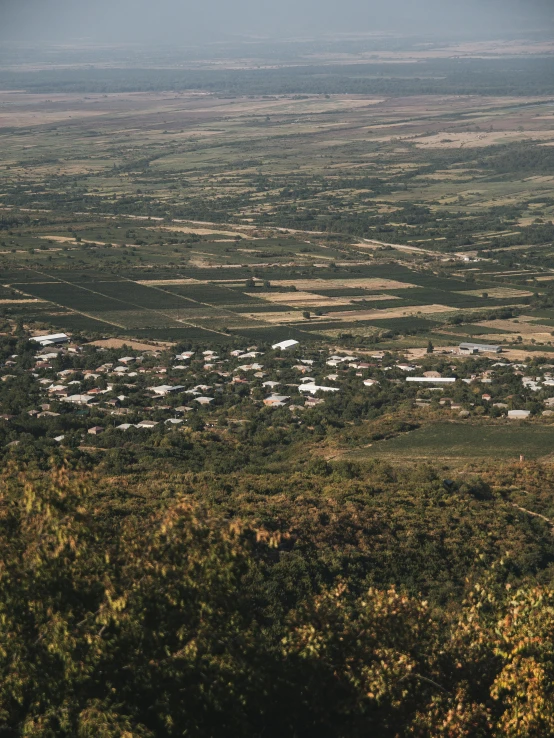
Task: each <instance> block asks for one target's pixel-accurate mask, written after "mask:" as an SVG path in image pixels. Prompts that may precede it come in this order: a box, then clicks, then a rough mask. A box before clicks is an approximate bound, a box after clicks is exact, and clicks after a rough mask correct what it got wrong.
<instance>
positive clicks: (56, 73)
mask: <svg viewBox="0 0 554 738" xmlns="http://www.w3.org/2000/svg"><path fill="white" fill-rule="evenodd" d="M295 43H296V42H295ZM348 43H349V42H348ZM348 43H347V42H346V41H344V42H343V44H344V48H346V47H348ZM339 46H340V44H339ZM293 48H298V49H299V48H301V44H300V46H294V44H293V45H292V46H290V47H287V49H286V52H285V50H284V47H282V48H281V47H276V50H275V53H276V54H277V57H276V58H281V57H280V56H279V55H280V54H283V57H282V59H281V61H280V62H278V63H277V67H276V68H275V69H274V70H267V69H260V70H257V71H255V72H254V70H253V69H244V70H242V71H241V70H240V69H236V68H235V67H234V66H233V65H232V68H230V69H229V70H228V71H227V72H226V74H224V75H221V74H220V73H218V72H216V71H214V70H213V69H212V68H211V66H210V64H208V65H207V66H205V67H204V66H202V64H200V66H198V64H197V62H195V63H194V64H193V65H192V66H190V67H189V66H187V64H185V67H186V69H187V72H186V75H185V76H184V77H180V76H179V75H176V74H175V73H174V70H173V68H171V69H169V68H168V69H162V68H160V69H156V71H155V72H154V71H153V70H151V69H148V68H145V69H142V70H127V73H125V74H123V73H122V71H121V70H120V69H119V68H118V67H117V65H116V67H114V68H113V69H109V64H108V66H107V67H105V68H104V67H103V68H101V67H94V66H93V67H91V68H90V69H89V70H87V71H83V72H76V71H71V70H69V68H68V69H67V70H65V71H64V70H63V69H61V68H60V69H50V68H49V66H48V62H47V61H44V63H43V64H42V65H41V64H39V65H38V66H37V68H36V70H35V71H31V70H28V69H25V68H20V67H19V66H18V64H17V61H16V60H15V61H13V63H12V64H11V65H8V66H7V67H1V66H0V90H3V91H2V98H1V107H0V113H1V117H0V176H1V177H2V188H1V190H2V191H1V192H0V275H1V280H0V317H2V316H3V318H4V319H6V320H8V321H12V322H13V321H19V322H22V323H24V324H25V325H28V326H30V327H31V328H33V329H36V330H43V329H44V330H46V329H53V330H54V329H59V330H63V329H66V330H74V331H83V332H85V333H86V332H87V331H88V332H90V333H92V334H94V337H98V334H106V335H114V336H117V335H126V333H127V332H128V331H141V332H142V333H143V334H144V335H146V334H148V333H149V332H150V333H151V334H152V336H154V335H158V333H159V331H164V330H165V331H169V333H168V334H167V335H172V336H177V335H190V336H192V335H195V334H194V331H201V332H202V335H203V334H204V333H206V334H209V335H210V336H211V337H212V340H227V339H228V337H229V336H233V335H235V336H243V337H245V338H247V337H248V339H249V340H251V336H252V335H254V333H255V334H256V335H257V336H258V337H259V338H258V339H257V340H265V338H267V340H272V339H273V337H274V336H275V335H276V332H277V333H278V334H279V335H281V332H282V333H284V334H285V337H286V336H288V335H289V334H290V336H293V335H296V334H295V331H298V332H300V335H301V336H303V337H309V338H310V339H311V340H319V341H321V342H323V343H326V342H332V341H336V340H337V339H338V338H340V339H341V341H344V342H346V343H347V344H348V342H349V341H350V342H353V343H354V344H356V345H357V346H358V347H363V346H367V347H370V348H371V347H374V346H375V345H376V344H377V343H379V342H384V345H386V346H387V347H391V346H395V345H397V346H398V347H399V348H402V350H404V349H406V348H407V347H409V344H410V341H412V343H413V346H414V347H417V346H420V345H421V344H422V342H423V343H424V342H425V341H426V340H427V341H432V343H433V344H434V345H436V346H437V347H438V348H440V347H441V346H447V345H449V344H451V343H455V342H456V341H457V340H463V338H464V337H466V338H468V337H471V336H480V335H482V336H485V337H487V336H488V337H491V336H492V337H495V340H498V341H502V342H503V343H504V344H505V346H506V349H507V350H508V349H514V348H517V349H518V350H525V349H528V350H529V351H533V352H535V351H536V350H537V348H539V347H540V346H541V345H542V346H543V347H544V350H545V351H546V350H548V348H549V346H550V345H551V344H552V340H551V339H552V335H551V334H552V333H553V331H552V330H551V329H552V327H553V325H551V322H552V321H554V226H553V225H552V219H553V218H554V179H553V178H552V175H551V172H552V165H553V163H554V159H553V158H552V156H553V152H554V146H553V145H552V144H554V125H553V124H554V109H553V108H552V102H551V100H552V95H553V94H554V88H552V82H551V80H552V75H551V74H550V73H549V69H550V67H549V64H550V62H549V61H545V59H544V58H543V56H541V55H540V54H539V55H538V56H536V57H535V56H534V55H533V54H534V52H533V48H534V47H533V45H530V47H529V48H530V53H529V56H528V58H526V59H523V58H521V59H513V58H510V59H505V58H503V57H502V65H503V67H502V69H504V71H500V70H501V67H500V65H499V64H498V63H493V62H492V61H491V60H486V59H481V60H479V59H473V58H471V59H469V58H468V59H465V61H464V66H463V69H462V67H461V66H460V67H459V66H458V65H457V64H456V63H455V62H454V61H453V60H452V59H449V58H447V57H442V56H441V57H440V58H435V57H433V56H430V57H427V56H426V54H425V52H424V51H421V50H420V51H418V54H417V58H418V65H417V75H414V69H415V68H414V65H413V63H412V61H410V62H408V61H406V59H404V58H403V57H402V55H400V56H399V58H398V59H396V60H395V62H394V63H391V62H390V60H389V59H388V58H387V59H385V58H382V57H381V56H380V55H379V53H378V54H377V56H376V57H375V58H372V60H371V63H369V62H368V60H367V59H366V61H364V63H359V64H356V65H354V66H352V65H348V64H344V65H340V64H338V65H333V64H331V63H330V62H329V60H328V58H327V56H326V54H323V56H321V55H320V56H318V55H317V54H316V56H315V57H314V59H316V58H317V59H319V61H317V62H315V61H314V64H315V66H314V67H309V68H307V67H304V68H302V71H300V68H298V69H297V68H296V67H290V65H289V55H290V53H291V49H293ZM537 48H538V47H537ZM541 48H542V47H541ZM278 49H280V50H278ZM341 49H342V47H341ZM59 53H60V54H62V56H63V54H64V53H69V52H62V51H60V52H59ZM342 53H343V50H341V51H340V53H339V55H338V56H337V58H343V57H342V56H341V54H342ZM492 53H493V57H495V55H497V54H499V53H500V56H502V52H499V51H498V49H497V48H496V47H495V49H494V52H492ZM318 54H320V52H318ZM541 54H542V52H541ZM346 58H347V57H344V59H346ZM495 58H496V57H495ZM491 59H492V57H491ZM497 61H498V60H497ZM507 69H509V70H510V71H509V74H508V73H507V72H506V71H505V70H507ZM210 70H211V71H210ZM421 75H423V77H422V76H421ZM422 79H424V82H422ZM130 80H132V84H131V90H132V91H131V90H130V89H129V88H128V85H129V84H130ZM485 81H486V84H485ZM187 85H189V86H187ZM202 85H205V87H202ZM99 89H103V90H104V92H99V91H98V90H99ZM31 109H32V110H33V111H34V112H33V114H32V115H29V111H30V110H31ZM31 140H32V144H30V142H31ZM32 300H39V301H40V302H34V303H33V302H29V301H32ZM521 315H524V316H526V318H528V322H527V323H526V325H525V328H524V327H523V326H522V325H521V322H520V323H519V324H518V323H517V322H515V321H517V320H518V317H519V316H521ZM541 318H542V320H541ZM532 321H535V327H532ZM187 332H188V333H187ZM395 342H396V343H395Z"/></svg>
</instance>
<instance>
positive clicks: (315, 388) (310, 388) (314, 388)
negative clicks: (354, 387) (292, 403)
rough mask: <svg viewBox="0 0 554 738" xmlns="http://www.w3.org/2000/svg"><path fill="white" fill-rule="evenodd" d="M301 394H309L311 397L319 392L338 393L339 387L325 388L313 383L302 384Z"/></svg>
mask: <svg viewBox="0 0 554 738" xmlns="http://www.w3.org/2000/svg"><path fill="white" fill-rule="evenodd" d="M298 391H299V392H309V393H310V394H311V395H315V394H316V393H317V392H338V391H339V388H338V387H323V386H320V385H317V384H314V383H312V382H310V383H308V384H302V385H301V386H300V387H299V388H298Z"/></svg>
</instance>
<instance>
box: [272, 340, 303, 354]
mask: <svg viewBox="0 0 554 738" xmlns="http://www.w3.org/2000/svg"><path fill="white" fill-rule="evenodd" d="M293 346H298V341H294V340H293V339H289V340H288V341H281V342H280V343H274V344H273V346H272V347H271V348H272V349H273V350H274V351H275V350H277V349H280V350H281V351H286V350H287V349H290V348H292V347H293Z"/></svg>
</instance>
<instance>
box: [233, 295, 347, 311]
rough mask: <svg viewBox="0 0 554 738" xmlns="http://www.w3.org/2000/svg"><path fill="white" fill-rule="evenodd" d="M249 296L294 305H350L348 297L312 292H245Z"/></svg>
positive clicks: (279, 303)
mask: <svg viewBox="0 0 554 738" xmlns="http://www.w3.org/2000/svg"><path fill="white" fill-rule="evenodd" d="M246 294H247V295H249V296H250V297H261V299H262V300H266V301H267V302H271V303H276V304H278V305H292V306H295V307H314V308H316V307H335V306H340V305H350V304H351V302H352V301H351V300H350V299H349V298H348V297H325V296H324V295H317V294H314V293H312V292H247V293H246Z"/></svg>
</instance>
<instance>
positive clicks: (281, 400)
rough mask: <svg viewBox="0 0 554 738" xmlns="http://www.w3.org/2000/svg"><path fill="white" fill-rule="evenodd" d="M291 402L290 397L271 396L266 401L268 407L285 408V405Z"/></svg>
mask: <svg viewBox="0 0 554 738" xmlns="http://www.w3.org/2000/svg"><path fill="white" fill-rule="evenodd" d="M288 400H290V397H289V396H288V395H275V394H274V395H269V397H266V398H265V400H264V405H265V406H266V407H284V405H285V403H286V402H287V401H288Z"/></svg>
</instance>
